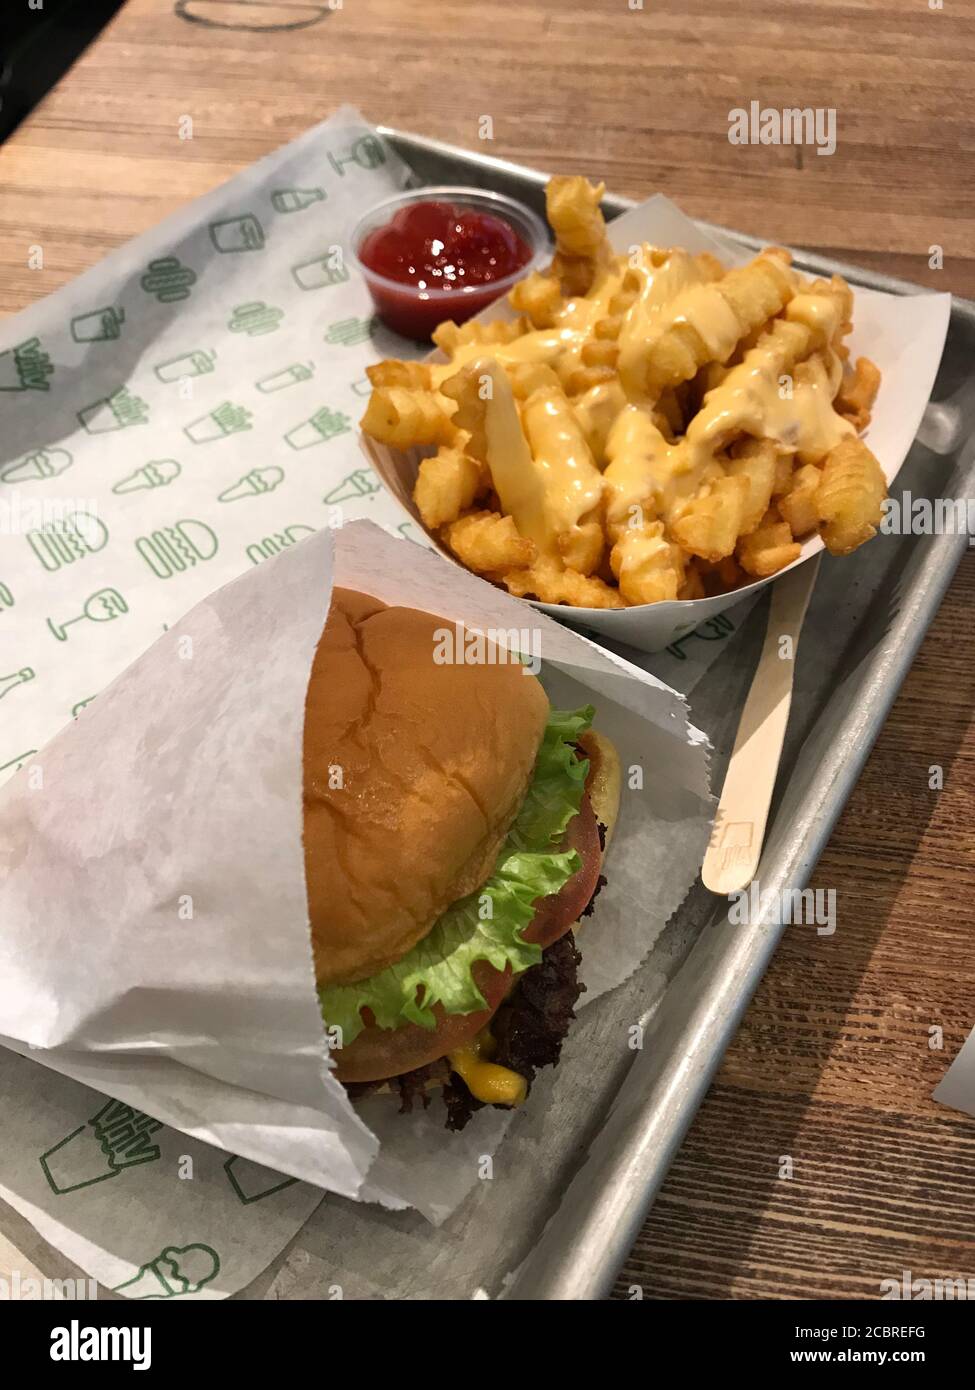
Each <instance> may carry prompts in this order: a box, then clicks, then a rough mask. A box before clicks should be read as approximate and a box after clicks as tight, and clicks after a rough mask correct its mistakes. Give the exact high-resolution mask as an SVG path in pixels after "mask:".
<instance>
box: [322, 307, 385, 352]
mask: <svg viewBox="0 0 975 1390" xmlns="http://www.w3.org/2000/svg"><path fill="white" fill-rule="evenodd" d="M377 325H378V319H377V318H376V317H375V315H373V317H372V318H368V319H339V320H338V322H337V323H332V324H329V326H328V331H327V333H326V334H325V341H326V343H332V344H333V345H335V346H338V347H356V346H357V344H359V343H367V342H368V341H369V339H370V338H371V337H372V335H373V333H374V332H375V331H376V327H377Z"/></svg>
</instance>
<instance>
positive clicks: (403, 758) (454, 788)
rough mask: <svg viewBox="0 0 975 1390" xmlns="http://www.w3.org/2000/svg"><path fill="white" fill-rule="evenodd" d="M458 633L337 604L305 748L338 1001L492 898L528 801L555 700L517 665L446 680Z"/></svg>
mask: <svg viewBox="0 0 975 1390" xmlns="http://www.w3.org/2000/svg"><path fill="white" fill-rule="evenodd" d="M450 627H451V625H450V624H448V623H446V622H445V620H444V619H443V618H437V617H434V616H433V615H432V614H430V613H421V612H419V611H418V610H417V609H414V608H389V607H387V606H386V605H385V604H383V603H381V602H380V601H379V600H378V599H374V598H370V597H367V596H366V595H364V594H359V593H354V592H352V591H351V590H348V589H336V590H335V591H334V593H333V596H332V606H331V609H330V610H329V615H328V621H327V622H326V624H325V630H324V632H323V633H322V637H321V640H320V642H319V644H318V650H317V651H316V653H315V659H314V662H313V664H312V671H311V679H310V681H309V685H308V695H307V699H306V704H305V732H304V822H305V832H304V846H305V877H306V882H307V890H308V913H309V917H310V920H311V930H312V942H313V947H314V955H315V970H316V975H317V978H318V983H319V984H320V985H322V986H328V985H334V984H347V983H351V982H353V981H355V980H362V979H365V978H366V977H367V976H369V975H373V974H375V973H376V972H377V971H379V970H382V969H384V968H385V967H386V966H387V965H392V964H393V963H394V962H395V961H398V960H399V959H401V957H402V956H404V955H405V954H406V952H407V951H409V950H410V948H411V947H412V946H414V945H415V944H416V942H417V941H419V940H421V939H422V938H423V937H424V936H425V935H426V934H427V932H428V931H429V930H430V928H431V927H432V926H433V924H434V922H435V921H436V920H437V918H438V917H439V916H440V915H441V913H442V912H443V911H444V910H445V909H446V908H447V907H448V906H449V905H450V904H451V903H452V902H455V901H456V900H457V899H458V898H461V897H464V896H465V895H466V894H468V893H472V892H474V891H475V889H477V888H479V887H480V886H481V884H482V883H484V882H485V880H486V879H487V878H488V877H489V876H490V874H491V871H492V869H493V868H494V863H495V859H496V858H497V854H498V851H499V849H500V847H501V842H502V841H503V839H504V837H505V835H506V834H507V832H508V829H509V827H510V825H511V823H512V821H513V820H514V818H515V815H516V814H517V812H518V810H519V809H520V807H521V803H522V802H523V800H524V797H525V793H526V791H527V789H528V783H529V779H530V778H531V775H532V770H533V767H534V763H535V756H536V754H537V752H538V747H539V744H540V742H541V739H542V734H543V732H544V729H545V722H546V720H547V718H548V700H547V698H546V696H545V692H544V691H543V690H542V687H541V686H540V685H539V683H538V681H537V680H536V679H535V678H534V677H533V676H531V675H529V674H528V673H527V672H526V671H525V669H524V667H522V666H519V665H518V664H517V663H514V662H506V663H504V664H498V665H487V664H478V665H470V666H468V665H461V664H458V663H451V664H438V663H437V662H436V661H435V660H434V653H435V650H436V648H437V643H438V639H437V636H436V634H437V633H438V631H439V632H442V631H443V630H444V628H448V630H449V629H450ZM336 783H339V785H335V784H336Z"/></svg>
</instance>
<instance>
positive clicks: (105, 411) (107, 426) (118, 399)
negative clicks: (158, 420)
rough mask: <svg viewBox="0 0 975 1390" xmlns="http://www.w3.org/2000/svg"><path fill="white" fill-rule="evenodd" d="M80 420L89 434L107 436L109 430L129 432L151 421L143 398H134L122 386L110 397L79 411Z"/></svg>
mask: <svg viewBox="0 0 975 1390" xmlns="http://www.w3.org/2000/svg"><path fill="white" fill-rule="evenodd" d="M78 420H79V421H80V423H81V424H82V425H84V427H85V429H86V430H87V431H88V433H89V434H107V433H108V431H109V430H127V429H130V428H131V427H132V426H133V425H144V424H146V423H147V422H148V420H149V407H148V406H147V405H146V403H145V401H144V400H143V399H142V397H141V396H133V395H132V393H131V392H130V391H129V389H128V388H127V387H125V386H120V387H119V389H118V390H117V391H113V392H112V394H111V395H110V396H105V397H103V398H102V400H100V401H95V402H94V403H93V404H92V405H86V406H85V408H84V410H79V411H78Z"/></svg>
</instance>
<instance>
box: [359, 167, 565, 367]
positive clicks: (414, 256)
mask: <svg viewBox="0 0 975 1390" xmlns="http://www.w3.org/2000/svg"><path fill="white" fill-rule="evenodd" d="M351 252H352V260H353V262H354V264H355V266H356V268H357V269H358V270H359V272H360V274H361V275H362V278H363V279H364V280H365V282H366V285H367V286H368V288H369V292H370V294H371V295H372V300H373V303H374V304H375V306H376V312H377V313H378V315H379V317H380V318H381V319H382V321H383V322H384V323H385V324H386V326H387V327H388V328H391V329H392V330H393V331H394V332H395V333H399V334H401V335H402V336H403V337H404V338H414V339H428V338H429V337H430V335H431V334H432V333H433V331H434V329H435V328H436V327H437V325H438V324H440V323H443V322H444V320H446V319H453V320H454V322H455V323H463V322H464V320H465V319H469V318H471V317H473V315H474V314H477V313H480V311H481V310H482V309H484V308H485V307H486V306H487V305H488V304H491V303H493V301H494V300H495V299H498V298H500V296H501V295H503V294H505V293H506V292H507V291H508V290H510V289H511V287H512V285H513V284H515V282H516V281H517V280H521V279H522V278H523V277H524V276H526V275H528V274H529V273H530V272H531V271H532V270H537V269H538V268H539V266H541V265H542V264H543V263H544V262H547V261H548V259H549V257H550V255H551V246H550V242H549V238H548V232H547V230H546V227H545V224H544V223H543V222H542V220H541V218H539V217H537V216H536V215H535V213H533V212H532V211H531V209H530V208H526V207H524V206H523V205H522V204H521V203H518V202H516V201H515V200H514V199H513V198H508V197H505V196H504V194H501V193H488V192H485V191H483V190H481V189H477V188H455V187H437V188H423V189H416V190H414V191H413V192H410V193H401V194H398V195H397V196H395V197H393V198H387V199H385V200H384V201H383V202H381V203H378V204H377V205H376V206H375V207H374V208H371V209H370V211H369V212H367V213H366V215H365V216H364V217H363V218H361V219H360V221H359V223H358V224H357V226H356V227H355V228H354V230H353V232H352V238H351Z"/></svg>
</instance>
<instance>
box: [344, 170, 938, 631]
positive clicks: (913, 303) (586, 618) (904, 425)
mask: <svg viewBox="0 0 975 1390" xmlns="http://www.w3.org/2000/svg"><path fill="white" fill-rule="evenodd" d="M607 230H608V234H609V240H610V242H611V243H612V246H613V248H614V250H616V251H618V252H624V251H626V250H627V249H628V248H629V247H630V246H632V245H634V243H638V242H644V241H648V242H650V243H651V244H653V245H655V246H683V247H686V248H687V249H688V250H690V251H694V252H698V251H711V252H712V253H713V254H714V255H716V256H718V257H720V258H721V260H723V261H724V262H725V264H727V265H742V264H744V263H745V262H746V261H748V260H750V259H751V254H752V253H751V252H750V251H748V250H747V249H745V248H743V247H741V246H739V245H737V243H735V242H734V241H731V240H727V241H726V240H723V239H722V240H718V239H717V238H716V237H714V236H710V235H707V234H706V233H704V232H702V231H701V230H700V228H699V227H698V226H697V225H696V223H694V222H692V221H691V219H690V218H689V217H685V216H684V214H683V213H682V212H681V211H680V209H679V208H677V207H676V206H675V205H674V204H673V203H672V202H670V200H669V199H668V198H665V197H663V196H662V195H661V194H657V196H656V197H653V198H651V199H649V200H648V201H647V202H646V203H641V205H640V206H639V207H636V208H632V209H631V210H630V211H629V212H626V213H623V215H622V216H621V217H617V218H615V219H614V220H613V221H612V222H610V223H609V225H608V229H607ZM950 311H951V296H950V295H948V294H918V295H914V296H904V295H896V294H883V293H881V292H879V291H877V290H868V289H857V290H855V302H854V309H853V325H854V326H853V332H852V334H851V335H850V337H849V338H848V339H847V340H846V341H847V343H848V344H849V347H850V355H851V359H852V360H855V359H856V358H857V357H869V358H871V360H872V361H874V362H876V364H877V366H878V367H879V368H880V370H881V372H882V374H883V382H882V385H881V388H880V394H879V395H878V397H877V403H876V406H875V408H874V412H873V420H872V422H871V424H870V427H869V429H868V430H867V432H866V434H865V435H864V439H865V441H866V442H867V444H869V446H870V448H871V449H872V450H873V452H874V454H875V455H876V456H877V458H878V460H879V461H880V465H881V467H882V468H883V470H884V476H885V477H886V479H887V483H888V486H889V485H890V483H892V482H893V480H894V478H895V477H896V475H897V472H898V469H899V468H900V466H901V464H902V463H903V462H904V459H905V458H906V456H907V451H908V450H909V449H910V447H911V444H912V442H913V440H914V436H915V435H916V434H917V430H918V426H919V425H920V423H921V416H922V415H923V413H924V407H925V405H926V404H927V401H928V397H929V396H930V394H931V388H932V386H933V385H934V379H935V376H936V375H937V372H938V364H939V363H940V361H941V353H942V350H943V348H944V343H945V336H946V334H947V331H948V316H949V314H950ZM477 317H478V318H480V319H482V320H485V321H487V320H490V319H496V318H511V317H513V314H512V311H511V310H510V308H509V307H508V305H507V304H506V303H505V302H504V301H501V302H499V303H495V304H492V305H491V306H490V308H488V309H486V310H485V311H484V312H483V313H482V314H479V315H478V316H477ZM429 360H431V361H440V362H442V361H444V360H445V359H444V358H443V356H442V355H441V354H440V353H439V352H435V353H432V354H431V355H430V359H429ZM362 447H363V449H364V450H365V453H366V456H367V457H368V459H369V461H370V463H371V464H372V466H373V468H374V469H375V470H376V472H377V473H378V474H379V477H380V478H381V479H382V481H383V482H384V483H385V485H386V487H387V489H388V490H389V492H390V493H392V495H393V497H395V498H396V500H397V501H398V502H399V503H400V505H401V506H402V507H403V508H404V509H405V510H406V511H407V512H408V513H409V515H410V516H411V517H412V519H413V521H414V522H415V523H416V525H417V526H418V527H419V528H420V530H421V531H425V528H424V526H423V523H422V521H421V520H420V516H419V513H418V512H417V509H416V507H415V505H414V503H413V484H414V482H415V481H416V475H417V470H418V468H419V465H420V459H421V458H422V457H423V454H422V452H420V451H419V450H411V451H410V452H408V453H403V452H400V451H397V450H393V449H389V448H387V447H386V446H385V445H382V444H377V443H376V441H375V440H373V439H369V438H367V437H366V436H365V435H363V436H362ZM426 534H427V536H428V537H429V539H430V541H431V543H432V544H433V545H434V546H436V548H437V549H438V550H439V551H440V552H441V554H444V555H446V556H447V557H448V558H449V559H450V560H451V561H452V562H453V563H454V564H455V565H457V564H459V562H458V561H457V560H456V559H454V557H453V556H452V555H450V552H449V551H447V550H445V548H444V547H443V546H442V545H441V544H440V543H439V541H438V540H437V538H436V537H435V536H433V535H431V534H430V533H429V532H426ZM878 543H879V542H878ZM822 549H823V542H822V540H821V539H820V538H819V537H818V536H814V537H811V538H810V539H809V540H807V541H806V542H805V544H804V545H803V547H802V554H801V555H800V557H799V559H798V560H796V561H795V562H794V564H793V565H789V566H788V567H787V568H789V569H792V568H794V566H795V565H801V564H802V563H803V561H805V560H808V559H810V558H811V557H812V556H813V555H816V554H818V553H819V551H821V550H822ZM847 563H850V561H849V560H847ZM779 573H780V574H784V573H785V570H780V571H779ZM776 578H778V575H772V576H771V577H770V578H769V579H757V580H755V582H754V583H752V584H747V585H744V586H743V587H742V588H740V589H733V590H732V591H731V592H730V593H727V594H719V595H716V596H715V597H714V598H703V599H691V600H686V601H684V602H673V603H653V604H640V605H638V606H637V607H634V608H623V609H600V608H571V607H569V606H568V605H567V604H551V603H538V602H536V601H535V600H532V599H521V600H519V602H522V603H528V604H530V605H531V606H532V607H534V608H538V609H541V610H542V611H543V612H545V613H550V614H551V615H552V616H553V617H555V618H558V619H560V620H561V621H563V622H567V623H572V624H573V625H575V626H578V627H582V628H585V629H588V630H589V631H591V632H593V633H597V634H599V635H600V636H603V637H610V638H613V639H614V640H616V641H620V642H626V643H628V644H629V645H630V646H631V647H635V648H637V650H640V651H646V652H655V651H660V650H661V649H662V648H663V647H666V646H668V645H669V643H671V642H674V641H676V640H677V639H678V638H679V637H683V636H684V635H685V634H686V633H688V632H692V631H693V630H694V628H696V627H697V626H699V624H700V623H702V622H705V621H706V620H707V619H708V618H713V617H715V616H716V615H717V614H718V613H722V612H723V611H724V610H725V609H726V608H731V607H732V606H733V605H734V604H736V603H738V602H739V601H740V600H741V599H743V598H745V597H746V596H747V595H748V594H753V593H757V591H758V590H759V589H763V588H764V587H765V586H766V584H770V583H772V581H773V580H774V579H776Z"/></svg>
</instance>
